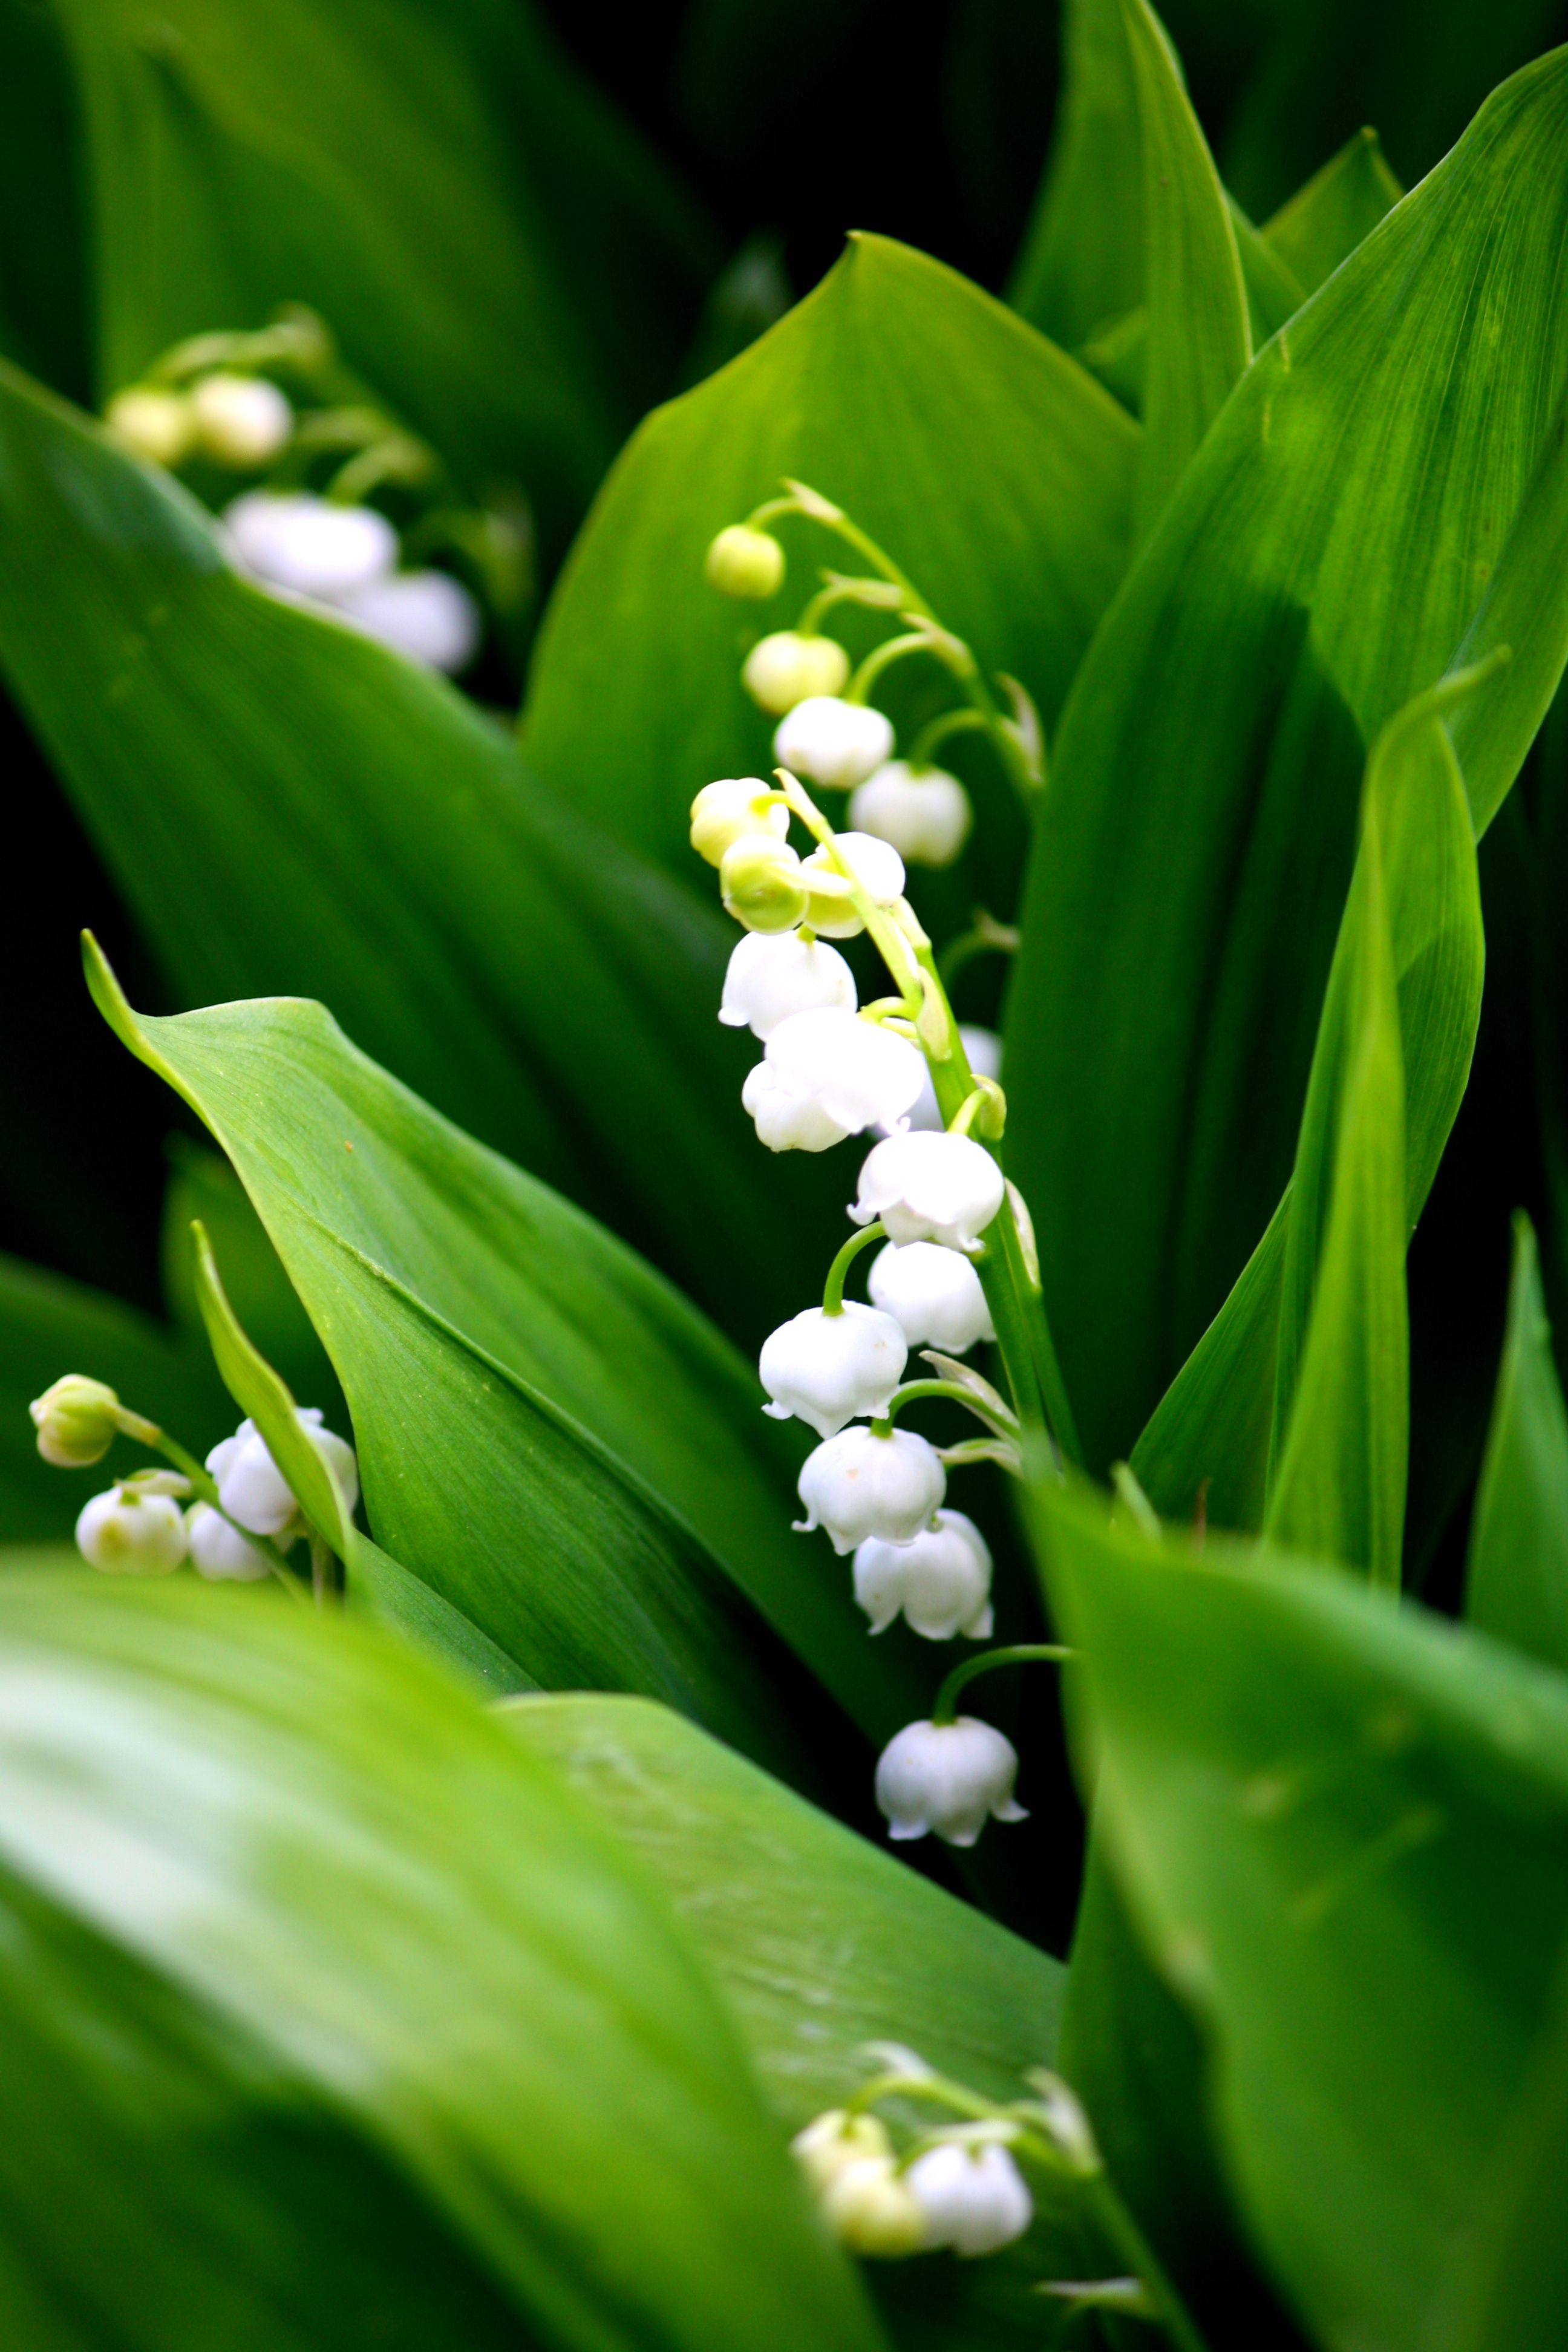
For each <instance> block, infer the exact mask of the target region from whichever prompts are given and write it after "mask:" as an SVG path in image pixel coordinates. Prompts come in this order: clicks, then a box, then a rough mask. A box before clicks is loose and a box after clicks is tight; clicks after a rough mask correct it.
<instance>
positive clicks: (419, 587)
mask: <svg viewBox="0 0 1568 2352" xmlns="http://www.w3.org/2000/svg"><path fill="white" fill-rule="evenodd" d="M339 609H340V611H342V613H344V614H346V615H347V616H348V618H349V619H350V620H351V621H353V622H356V623H357V624H358V625H359V627H361V628H362V629H363V631H364V633H365V635H366V636H369V637H376V638H378V639H379V640H380V642H381V643H382V644H383V645H384V646H391V647H392V649H393V651H394V652H395V653H400V654H405V655H406V656H407V657H408V659H409V660H410V661H415V662H419V663H421V664H423V666H424V667H425V668H426V669H438V670H444V671H446V672H447V674H448V675H449V676H455V675H456V674H457V672H458V670H460V669H467V667H468V664H469V663H470V662H471V661H472V660H473V658H474V656H475V654H476V653H478V651H479V639H480V637H481V635H483V634H484V622H483V620H482V618H481V617H480V614H479V606H478V605H477V604H475V602H474V600H473V598H472V597H471V596H470V595H469V593H468V590H467V589H466V588H465V587H464V586H463V584H462V582H461V581H460V580H454V579H453V578H452V576H451V574H450V572H393V573H392V575H391V577H390V578H389V579H385V580H373V581H371V582H370V583H369V584H368V585H367V586H366V587H363V588H356V589H355V590H354V592H353V594H352V595H349V596H344V597H343V598H342V600H341V602H340V605H339Z"/></svg>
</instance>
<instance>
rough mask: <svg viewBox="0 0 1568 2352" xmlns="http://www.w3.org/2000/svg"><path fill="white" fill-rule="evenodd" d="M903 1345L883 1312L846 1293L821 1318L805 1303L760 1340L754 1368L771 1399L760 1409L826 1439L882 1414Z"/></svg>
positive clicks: (897, 1376) (900, 1370)
mask: <svg viewBox="0 0 1568 2352" xmlns="http://www.w3.org/2000/svg"><path fill="white" fill-rule="evenodd" d="M908 1354H909V1349H907V1348H906V1347H905V1345H904V1335H903V1333H902V1332H901V1331H900V1328H899V1327H898V1325H897V1324H896V1323H895V1322H894V1320H893V1318H892V1317H891V1316H890V1315H883V1314H881V1313H879V1310H878V1309H877V1308H876V1307H860V1306H858V1305H857V1304H856V1302H855V1301H854V1300H853V1299H852V1298H847V1299H846V1300H845V1302H844V1306H843V1307H842V1309H841V1311H840V1312H839V1313H838V1314H837V1315H829V1314H828V1313H827V1312H826V1309H825V1308H823V1307H806V1308H805V1310H804V1312H803V1313H801V1314H799V1315H793V1316H792V1317H791V1318H790V1319H789V1321H788V1322H787V1323H781V1324H780V1326H779V1328H778V1329H777V1330H776V1331H774V1332H773V1333H772V1334H771V1335H770V1337H769V1338H768V1339H764V1340H763V1352H762V1356H761V1358H760V1359H759V1360H758V1364H757V1371H758V1375H759V1377H760V1378H761V1381H762V1383H763V1388H765V1389H766V1391H767V1392H768V1394H769V1396H770V1397H771V1398H772V1399H773V1402H772V1403H771V1404H765V1405H764V1406H763V1412H765V1413H767V1414H769V1415H770V1416H771V1418H772V1419H773V1420H774V1421H788V1420H789V1418H790V1416H791V1414H792V1413H793V1414H795V1415H796V1416H797V1417H798V1418H799V1419H800V1420H802V1421H808V1422H809V1423H811V1426H812V1427H813V1429H815V1430H816V1433H817V1435H818V1436H819V1437H833V1436H836V1435H837V1432H838V1431H839V1430H841V1429H842V1428H843V1427H844V1424H845V1423H846V1422H849V1421H854V1420H855V1419H856V1418H857V1416H858V1415H860V1414H866V1415H872V1414H876V1413H881V1412H886V1411H887V1409H888V1400H889V1397H890V1396H891V1395H892V1393H893V1391H894V1390H895V1389H896V1388H897V1387H898V1385H899V1382H900V1381H901V1380H902V1378H903V1376H904V1361H905V1359H906V1357H907V1356H908Z"/></svg>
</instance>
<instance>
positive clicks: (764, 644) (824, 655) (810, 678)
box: [741, 629, 849, 719]
mask: <svg viewBox="0 0 1568 2352" xmlns="http://www.w3.org/2000/svg"><path fill="white" fill-rule="evenodd" d="M741 683H742V686H743V687H744V688H745V689H746V692H747V693H748V694H749V695H750V696H751V698H752V701H753V702H754V703H755V704H756V705H757V707H758V709H760V710H765V711H767V712H768V714H769V716H770V717H772V718H774V719H782V718H783V717H784V713H785V712H786V711H790V710H793V709H795V704H796V703H797V702H805V701H806V700H807V699H808V698H810V697H811V696H813V695H838V694H842V693H843V691H844V688H846V687H847V685H848V683H849V656H848V655H847V653H846V652H845V650H844V648H843V646H841V645H840V644H839V642H838V640H837V637H818V636H810V637H803V636H802V635H800V633H799V631H798V630H796V629H775V630H774V632H773V635H772V636H771V637H763V638H761V639H760V640H759V641H758V643H757V644H756V645H754V646H752V650H751V652H750V653H749V654H748V655H747V656H746V660H745V667H743V668H742V672H741Z"/></svg>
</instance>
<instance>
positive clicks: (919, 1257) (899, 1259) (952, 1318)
mask: <svg viewBox="0 0 1568 2352" xmlns="http://www.w3.org/2000/svg"><path fill="white" fill-rule="evenodd" d="M867 1287H868V1290H869V1291H870V1293H871V1304H872V1306H873V1307H880V1308H881V1310H882V1312H883V1314H884V1315H890V1316H891V1317H892V1318H893V1320H894V1322H895V1323H897V1324H898V1326H899V1328H900V1330H901V1331H902V1332H903V1335H904V1337H905V1339H907V1340H908V1341H909V1343H910V1347H911V1348H940V1349H942V1352H943V1354H944V1355H949V1356H962V1355H963V1354H965V1353H966V1352H967V1350H968V1349H971V1348H973V1345H974V1343H975V1341H976V1340H977V1339H994V1338H995V1337H996V1330H995V1326H994V1324H993V1322H992V1320H991V1309H990V1307H988V1306H987V1305H986V1303H985V1293H984V1290H983V1289H982V1288H981V1286H980V1276H978V1274H976V1272H975V1271H974V1268H973V1265H971V1264H970V1262H969V1260H968V1258H966V1257H965V1256H964V1255H963V1251H962V1250H952V1249H943V1248H942V1246H941V1245H940V1244H938V1243H936V1242H906V1243H904V1244H902V1246H901V1247H900V1244H898V1243H897V1242H889V1244H888V1245H887V1247H886V1248H885V1249H880V1250H879V1251H878V1252H877V1255H876V1257H875V1259H874V1260H873V1262H872V1265H871V1278H870V1281H869V1283H868V1285H867Z"/></svg>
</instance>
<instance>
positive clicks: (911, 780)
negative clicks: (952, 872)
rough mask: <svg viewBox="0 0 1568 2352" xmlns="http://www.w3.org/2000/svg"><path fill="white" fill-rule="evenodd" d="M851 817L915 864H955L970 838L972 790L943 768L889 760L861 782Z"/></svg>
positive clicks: (972, 819)
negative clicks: (915, 765)
mask: <svg viewBox="0 0 1568 2352" xmlns="http://www.w3.org/2000/svg"><path fill="white" fill-rule="evenodd" d="M849 822H850V824H858V826H859V828H860V830H861V832H862V833H874V834H876V835H877V836H878V837H879V840H882V841H890V842H891V843H892V845H893V847H894V848H895V849H896V850H897V851H898V853H899V855H900V857H903V858H907V859H908V861H909V863H910V865H911V866H951V865H952V861H953V859H954V858H955V857H956V856H958V853H959V851H960V850H961V849H962V848H963V845H964V843H965V842H966V841H967V840H968V838H969V828H970V826H971V825H972V824H973V822H974V811H973V807H972V806H971V804H970V799H969V794H968V793H966V792H965V791H964V789H963V785H962V784H961V783H960V782H959V781H958V778H957V777H956V776H950V775H949V774H948V772H947V770H946V769H945V768H911V767H910V763H909V761H907V760H889V761H887V762H886V763H885V764H884V765H883V766H882V767H880V768H879V769H878V770H877V772H876V773H875V775H871V776H868V777H867V779H866V781H865V782H864V783H863V784H857V786H856V787H855V796H854V798H853V800H851V802H850V803H849Z"/></svg>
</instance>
